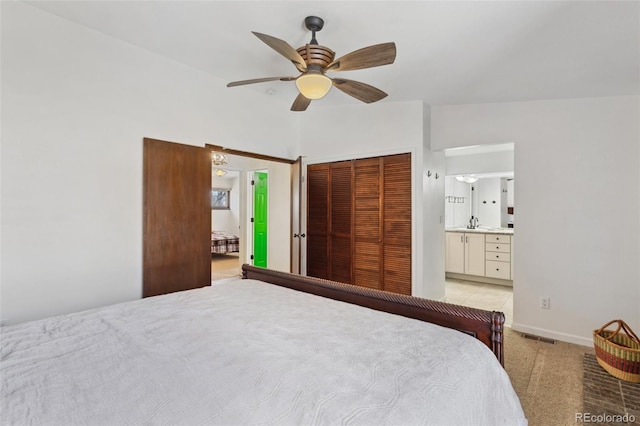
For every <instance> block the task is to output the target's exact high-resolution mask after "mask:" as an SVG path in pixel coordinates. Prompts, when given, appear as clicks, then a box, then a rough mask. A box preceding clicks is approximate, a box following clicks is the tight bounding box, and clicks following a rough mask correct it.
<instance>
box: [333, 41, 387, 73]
mask: <svg viewBox="0 0 640 426" xmlns="http://www.w3.org/2000/svg"><path fill="white" fill-rule="evenodd" d="M395 60H396V44H395V43H394V42H389V43H382V44H374V45H373V46H368V47H363V48H362V49H359V50H355V51H353V52H351V53H347V54H346V55H344V56H342V57H340V58H338V59H336V60H335V61H333V62H332V63H330V64H329V65H327V68H325V71H350V70H361V69H364V68H372V67H379V66H380V65H388V64H392V63H393V61H395Z"/></svg>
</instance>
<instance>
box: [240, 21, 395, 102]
mask: <svg viewBox="0 0 640 426" xmlns="http://www.w3.org/2000/svg"><path fill="white" fill-rule="evenodd" d="M304 25H305V27H306V28H307V29H308V30H309V31H311V33H312V35H311V41H310V42H309V43H308V44H306V45H304V46H302V47H300V48H298V49H294V48H293V47H291V45H289V44H288V43H287V42H286V41H284V40H280V39H279V38H276V37H272V36H269V35H266V34H261V33H257V32H255V31H252V32H253V34H254V35H255V36H256V37H258V38H259V39H260V40H262V41H263V42H264V43H265V44H266V45H267V46H269V47H271V48H272V49H273V50H275V51H276V52H278V53H279V54H281V55H282V56H284V57H285V58H287V59H288V60H290V61H291V62H292V63H293V65H294V66H295V67H296V69H297V70H298V71H300V73H301V74H300V75H299V76H297V77H267V78H256V79H253V80H242V81H234V82H232V83H229V84H227V87H235V86H243V85H245V84H254V83H264V82H267V81H275V80H280V81H295V83H296V86H297V88H298V90H299V91H300V94H299V95H298V96H297V97H296V99H295V100H294V101H293V105H292V106H291V111H305V110H306V109H307V107H308V106H309V104H310V103H311V101H312V100H313V99H320V98H322V97H323V96H324V95H326V94H327V93H328V92H329V89H331V87H332V86H334V87H336V88H337V89H339V90H341V91H342V92H344V93H346V94H347V95H350V96H353V97H354V98H356V99H358V100H360V101H362V102H365V103H372V102H376V101H379V100H380V99H383V98H385V97H386V96H387V94H386V93H385V92H383V91H382V90H380V89H378V88H375V87H373V86H370V85H368V84H365V83H361V82H359V81H354V80H347V79H346V78H329V77H327V75H326V73H327V72H330V71H350V70H359V69H365V68H372V67H377V66H380V65H388V64H392V63H393V61H395V59H396V44H395V43H393V42H390V43H382V44H376V45H373V46H368V47H364V48H362V49H358V50H356V51H353V52H351V53H348V54H346V55H344V56H342V57H340V58H338V59H334V57H335V52H334V51H333V50H331V49H329V48H328V47H325V46H320V45H319V44H318V41H317V40H316V32H318V31H320V30H321V29H322V27H323V26H324V20H322V18H318V17H317V16H308V17H306V18H305V20H304Z"/></svg>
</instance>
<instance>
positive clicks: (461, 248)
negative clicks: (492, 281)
mask: <svg viewBox="0 0 640 426" xmlns="http://www.w3.org/2000/svg"><path fill="white" fill-rule="evenodd" d="M446 240H447V241H446V247H447V248H446V255H445V271H446V272H453V273H457V274H467V275H480V276H483V275H484V273H485V266H486V263H485V252H486V250H485V234H480V233H463V232H447V233H446Z"/></svg>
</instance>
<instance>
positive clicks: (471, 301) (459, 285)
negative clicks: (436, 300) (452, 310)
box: [445, 278, 513, 327]
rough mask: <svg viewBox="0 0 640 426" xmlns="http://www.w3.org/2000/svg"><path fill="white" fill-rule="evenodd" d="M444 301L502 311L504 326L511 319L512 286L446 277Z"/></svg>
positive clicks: (509, 323)
mask: <svg viewBox="0 0 640 426" xmlns="http://www.w3.org/2000/svg"><path fill="white" fill-rule="evenodd" d="M445 298H446V300H445V301H446V302H448V303H453V304H456V305H462V306H470V307H472V308H478V309H485V310H487V311H501V312H504V316H505V324H504V325H505V326H506V327H511V323H512V321H513V288H512V287H507V286H502V285H496V284H484V283H477V282H473V281H464V280H457V279H452V278H447V279H446V284H445Z"/></svg>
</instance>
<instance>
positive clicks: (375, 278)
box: [353, 158, 382, 289]
mask: <svg viewBox="0 0 640 426" xmlns="http://www.w3.org/2000/svg"><path fill="white" fill-rule="evenodd" d="M381 165H382V161H381V159H380V158H367V159H364V160H356V161H355V170H354V176H355V179H354V189H355V195H354V204H355V206H354V209H355V212H354V227H355V235H354V241H355V243H354V244H355V253H354V259H353V265H354V284H356V285H359V286H363V287H370V288H377V289H381V288H382V262H381V258H382V216H381V215H382V210H381V196H382V191H381V171H382V169H381Z"/></svg>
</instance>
